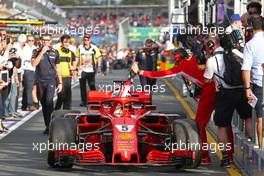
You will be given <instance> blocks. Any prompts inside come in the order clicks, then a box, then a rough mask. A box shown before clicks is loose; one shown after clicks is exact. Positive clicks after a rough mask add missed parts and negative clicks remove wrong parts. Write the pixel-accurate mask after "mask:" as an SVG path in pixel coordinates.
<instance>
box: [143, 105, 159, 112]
mask: <svg viewBox="0 0 264 176" xmlns="http://www.w3.org/2000/svg"><path fill="white" fill-rule="evenodd" d="M145 109H146V111H155V110H156V109H157V107H156V106H155V105H146V106H145Z"/></svg>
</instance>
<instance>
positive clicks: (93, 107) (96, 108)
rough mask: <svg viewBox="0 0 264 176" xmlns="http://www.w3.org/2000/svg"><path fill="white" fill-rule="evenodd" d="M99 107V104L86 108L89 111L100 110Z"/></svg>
mask: <svg viewBox="0 0 264 176" xmlns="http://www.w3.org/2000/svg"><path fill="white" fill-rule="evenodd" d="M100 108H101V105H100V104H91V105H89V106H88V109H89V110H100Z"/></svg>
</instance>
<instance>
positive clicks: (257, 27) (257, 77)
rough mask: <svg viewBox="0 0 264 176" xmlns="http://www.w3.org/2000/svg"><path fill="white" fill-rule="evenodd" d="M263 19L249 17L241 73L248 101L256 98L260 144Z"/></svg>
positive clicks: (263, 56) (263, 53)
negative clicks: (248, 37)
mask: <svg viewBox="0 0 264 176" xmlns="http://www.w3.org/2000/svg"><path fill="white" fill-rule="evenodd" d="M262 21H263V19H262V17H261V16H259V15H253V16H252V17H251V18H250V19H249V23H251V27H252V28H253V38H252V39H251V40H250V41H248V42H247V43H246V45H245V49H244V57H243V65H242V68H241V69H242V75H243V80H244V86H245V89H246V94H247V97H248V100H249V101H253V99H254V98H253V95H255V96H256V97H257V99H258V101H257V103H256V106H255V111H256V115H257V118H258V119H257V134H258V144H259V146H261V145H262V133H263V131H262V130H263V127H262V126H263V125H262V118H263V109H262V108H263V106H262V101H263V99H262V98H263V88H262V87H263V82H262V79H263V64H264V47H263V43H264V31H263V29H262V23H263V22H262Z"/></svg>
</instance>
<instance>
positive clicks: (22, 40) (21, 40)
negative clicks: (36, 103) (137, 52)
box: [13, 34, 27, 117]
mask: <svg viewBox="0 0 264 176" xmlns="http://www.w3.org/2000/svg"><path fill="white" fill-rule="evenodd" d="M26 42H27V36H26V35H25V34H20V35H19V36H18V38H17V42H15V43H14V46H13V47H14V48H15V49H16V50H17V51H16V54H17V56H18V57H20V58H22V57H23V49H24V47H25V44H26ZM21 74H22V70H21V69H18V70H17V77H18V80H19V82H21V80H22V79H21ZM19 92H20V84H19V85H18V87H17V97H16V112H15V116H18V117H22V116H23V115H22V114H20V113H19V112H17V109H18V98H19Z"/></svg>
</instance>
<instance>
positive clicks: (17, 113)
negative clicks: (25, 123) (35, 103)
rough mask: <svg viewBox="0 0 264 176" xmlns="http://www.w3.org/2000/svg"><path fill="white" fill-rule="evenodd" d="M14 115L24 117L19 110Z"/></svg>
mask: <svg viewBox="0 0 264 176" xmlns="http://www.w3.org/2000/svg"><path fill="white" fill-rule="evenodd" d="M13 115H14V116H16V117H20V118H21V117H23V115H22V114H20V113H19V112H15V113H14V114H13Z"/></svg>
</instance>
